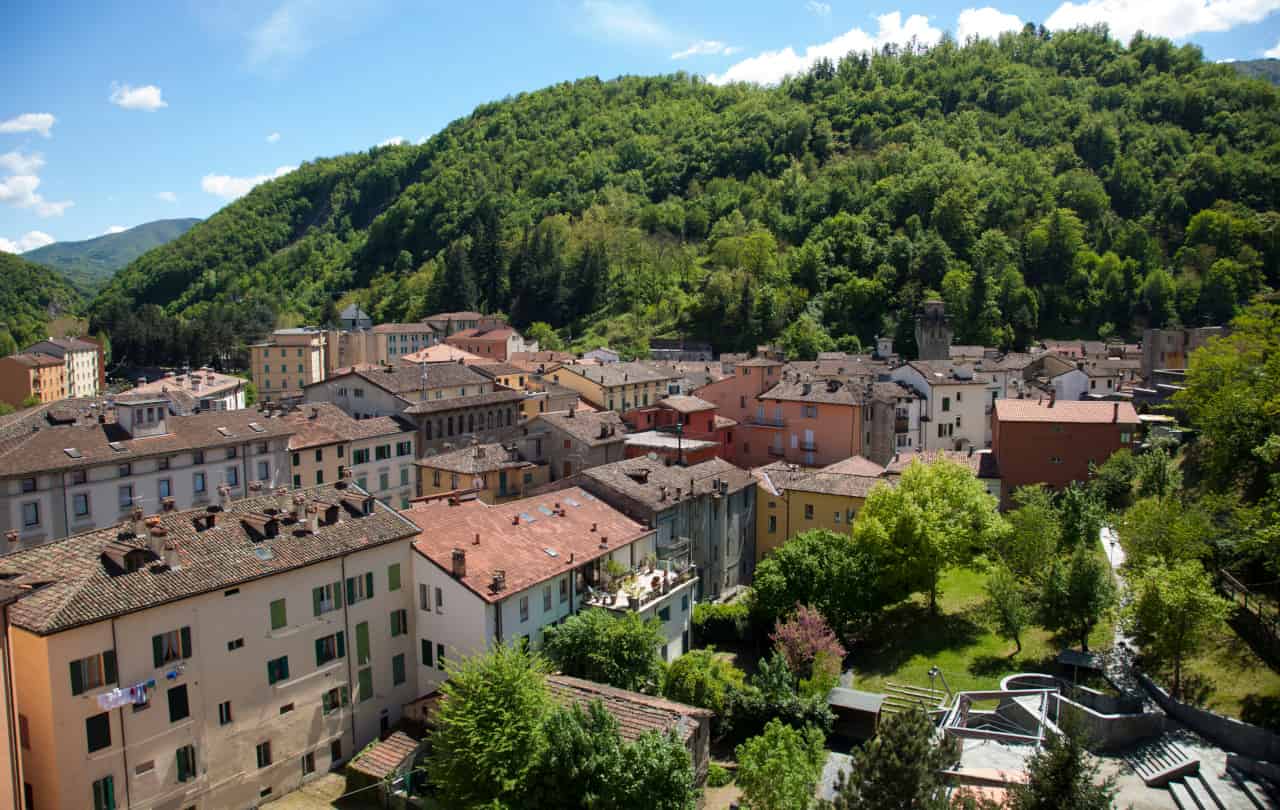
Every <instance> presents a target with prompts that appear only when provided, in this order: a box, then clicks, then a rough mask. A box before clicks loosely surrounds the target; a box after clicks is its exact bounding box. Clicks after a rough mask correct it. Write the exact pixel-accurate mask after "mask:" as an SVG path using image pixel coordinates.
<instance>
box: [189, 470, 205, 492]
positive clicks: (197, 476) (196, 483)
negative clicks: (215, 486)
mask: <svg viewBox="0 0 1280 810" xmlns="http://www.w3.org/2000/svg"><path fill="white" fill-rule="evenodd" d="M191 489H192V490H194V491H195V493H196V494H197V495H200V494H203V493H204V491H205V488H204V473H202V472H198V473H194V474H192V476H191Z"/></svg>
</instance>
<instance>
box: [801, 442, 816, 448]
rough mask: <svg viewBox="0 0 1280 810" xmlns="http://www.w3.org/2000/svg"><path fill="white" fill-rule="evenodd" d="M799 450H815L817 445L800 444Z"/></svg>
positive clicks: (811, 443)
mask: <svg viewBox="0 0 1280 810" xmlns="http://www.w3.org/2000/svg"><path fill="white" fill-rule="evenodd" d="M800 449H801V450H817V449H818V443H817V442H800Z"/></svg>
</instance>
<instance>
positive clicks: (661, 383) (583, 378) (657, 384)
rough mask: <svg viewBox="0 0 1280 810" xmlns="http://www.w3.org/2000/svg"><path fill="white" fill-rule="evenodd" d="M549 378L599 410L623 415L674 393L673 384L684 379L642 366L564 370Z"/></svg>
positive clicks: (642, 364)
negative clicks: (669, 387)
mask: <svg viewBox="0 0 1280 810" xmlns="http://www.w3.org/2000/svg"><path fill="white" fill-rule="evenodd" d="M549 376H550V377H551V381H552V382H554V383H557V384H559V385H563V386H564V387H565V388H570V389H572V390H574V391H576V392H577V394H578V396H579V397H581V398H582V399H583V400H585V401H586V402H588V403H590V404H591V405H593V406H595V407H596V408H599V409H600V410H602V411H618V412H619V413H626V412H627V411H629V410H631V409H632V408H643V407H646V406H648V405H652V404H654V403H655V402H657V401H658V400H659V399H661V398H662V397H665V396H667V395H668V394H669V393H671V392H670V391H669V390H668V388H667V386H668V385H669V384H670V383H673V382H675V381H676V380H678V379H680V375H678V374H675V373H674V372H671V371H669V370H667V369H666V368H659V367H656V366H654V365H649V364H646V363H639V362H633V363H610V364H608V365H603V366H581V365H574V366H561V367H560V368H558V369H556V370H555V371H553V372H551V373H550V375H549Z"/></svg>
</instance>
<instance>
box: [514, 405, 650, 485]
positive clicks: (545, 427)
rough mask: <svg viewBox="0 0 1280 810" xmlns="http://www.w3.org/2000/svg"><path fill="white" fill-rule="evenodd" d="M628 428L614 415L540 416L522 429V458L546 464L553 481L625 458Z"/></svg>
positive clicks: (556, 413)
mask: <svg viewBox="0 0 1280 810" xmlns="http://www.w3.org/2000/svg"><path fill="white" fill-rule="evenodd" d="M626 427H627V426H626V425H625V424H623V422H622V417H620V416H619V415H618V414H617V413H616V412H614V411H580V410H576V409H571V410H565V411H553V412H549V413H542V414H538V416H537V417H535V418H533V419H530V420H529V422H528V423H527V424H525V426H524V427H523V428H522V429H521V437H520V442H521V444H522V447H523V457H524V458H527V459H529V460H530V461H537V462H542V461H545V462H547V465H548V467H549V470H548V472H549V473H550V478H551V480H553V481H555V480H558V479H561V478H569V477H570V476H572V475H575V474H577V473H579V472H582V471H583V470H586V469H590V468H592V467H599V466H600V465H601V464H609V463H611V462H614V461H621V460H622V459H624V458H625V457H626Z"/></svg>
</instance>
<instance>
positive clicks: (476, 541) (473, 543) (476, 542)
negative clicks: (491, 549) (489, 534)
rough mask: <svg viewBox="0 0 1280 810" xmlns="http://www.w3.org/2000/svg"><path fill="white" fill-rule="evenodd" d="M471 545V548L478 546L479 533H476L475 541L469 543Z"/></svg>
mask: <svg viewBox="0 0 1280 810" xmlns="http://www.w3.org/2000/svg"><path fill="white" fill-rule="evenodd" d="M471 545H473V546H478V545H480V532H476V536H475V539H474V540H472V541H471Z"/></svg>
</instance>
